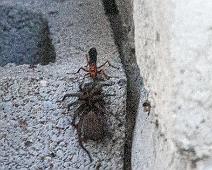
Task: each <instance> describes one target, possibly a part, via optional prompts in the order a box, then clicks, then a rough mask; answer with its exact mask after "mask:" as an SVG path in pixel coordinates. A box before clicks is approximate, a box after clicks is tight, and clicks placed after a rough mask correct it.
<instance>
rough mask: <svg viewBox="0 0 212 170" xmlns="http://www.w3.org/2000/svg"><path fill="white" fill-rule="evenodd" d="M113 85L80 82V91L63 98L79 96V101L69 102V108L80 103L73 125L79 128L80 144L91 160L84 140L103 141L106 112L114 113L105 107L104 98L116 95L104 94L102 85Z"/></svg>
mask: <svg viewBox="0 0 212 170" xmlns="http://www.w3.org/2000/svg"><path fill="white" fill-rule="evenodd" d="M111 85H112V84H108V83H102V84H97V83H96V82H91V83H85V84H84V86H83V85H82V84H80V85H79V89H80V91H79V92H78V93H69V94H65V96H64V97H63V99H62V101H63V100H65V98H67V97H71V96H72V97H78V100H77V101H75V102H73V103H70V104H68V110H70V107H71V106H73V105H77V104H79V107H78V108H77V109H76V111H75V113H74V116H73V120H72V125H73V126H74V127H75V128H76V129H77V134H78V140H79V145H80V146H81V147H82V148H83V150H84V151H85V152H86V153H87V154H88V156H89V159H90V161H91V162H92V158H91V155H90V153H89V152H88V150H87V149H86V148H85V147H84V146H83V144H82V142H86V141H87V140H93V141H101V140H102V139H103V138H104V136H105V134H106V131H107V129H106V122H105V114H110V115H112V113H110V112H108V111H107V110H106V108H105V107H104V105H105V101H104V99H103V98H104V97H107V96H115V95H114V94H103V89H102V87H104V86H111ZM113 116H114V115H113ZM76 118H78V119H79V121H78V123H76Z"/></svg>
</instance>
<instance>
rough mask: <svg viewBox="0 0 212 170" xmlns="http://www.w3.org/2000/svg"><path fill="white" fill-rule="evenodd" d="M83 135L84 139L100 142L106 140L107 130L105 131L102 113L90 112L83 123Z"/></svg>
mask: <svg viewBox="0 0 212 170" xmlns="http://www.w3.org/2000/svg"><path fill="white" fill-rule="evenodd" d="M82 125H83V127H82V133H83V139H84V141H86V140H93V141H99V140H102V139H103V138H104V135H105V130H104V121H103V117H102V115H100V113H96V112H94V111H90V112H89V113H88V114H86V115H85V116H84V118H83V123H82Z"/></svg>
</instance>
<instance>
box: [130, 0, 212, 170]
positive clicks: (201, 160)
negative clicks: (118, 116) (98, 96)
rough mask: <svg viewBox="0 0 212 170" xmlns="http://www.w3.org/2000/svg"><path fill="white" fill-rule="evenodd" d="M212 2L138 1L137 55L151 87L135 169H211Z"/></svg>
mask: <svg viewBox="0 0 212 170" xmlns="http://www.w3.org/2000/svg"><path fill="white" fill-rule="evenodd" d="M211 7H212V2H211V1H210V0H207V1H204V2H203V1H198V0H188V1H183V0H180V1H179V0H172V1H169V0H142V1H140V0H135V1H134V22H135V47H136V57H137V61H138V64H139V67H140V69H141V75H142V77H143V78H144V84H145V88H146V89H148V91H150V94H149V100H150V102H151V105H152V109H151V115H150V117H149V118H147V119H145V115H144V114H143V111H142V110H143V108H142V100H141V102H140V108H139V110H138V116H137V123H136V130H135V136H134V143H133V154H132V160H133V169H143V170H144V169H149V170H154V169H160V170H163V169H164V170H172V169H173V170H175V169H179V170H183V169H187V170H189V169H201V170H203V169H204V170H205V169H211V168H212V162H211V156H212V143H211V140H212V136H211V135H212V133H211V132H212V127H211V123H212V117H211V114H210V112H211V110H212V107H211V106H212V102H211V100H210V96H211V95H212V93H211V90H210V89H211V76H210V74H211V72H212V68H211V66H210V64H211V62H212V58H211V54H210V51H211V40H210V37H211V24H212V13H211Z"/></svg>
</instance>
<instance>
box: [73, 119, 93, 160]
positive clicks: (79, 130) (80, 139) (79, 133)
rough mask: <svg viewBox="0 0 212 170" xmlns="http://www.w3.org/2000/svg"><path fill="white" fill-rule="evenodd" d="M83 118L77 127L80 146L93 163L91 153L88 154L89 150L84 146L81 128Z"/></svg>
mask: <svg viewBox="0 0 212 170" xmlns="http://www.w3.org/2000/svg"><path fill="white" fill-rule="evenodd" d="M83 118H84V116H83V117H82V118H81V119H80V120H79V123H78V125H77V134H78V139H79V145H80V146H81V148H82V149H83V150H84V151H85V152H86V153H87V154H88V157H89V159H90V162H92V158H91V155H90V153H89V152H88V150H87V149H86V148H85V147H84V146H83V144H82V142H83V138H82V132H81V128H82V123H83Z"/></svg>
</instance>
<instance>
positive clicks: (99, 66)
mask: <svg viewBox="0 0 212 170" xmlns="http://www.w3.org/2000/svg"><path fill="white" fill-rule="evenodd" d="M107 63H108V65H109V66H110V67H113V68H116V69H119V68H118V67H116V66H114V65H112V64H111V63H110V62H109V61H108V60H107V61H106V62H105V63H104V64H102V65H101V66H99V67H97V68H98V69H99V68H102V67H103V66H105V65H106V64H107Z"/></svg>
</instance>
